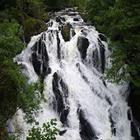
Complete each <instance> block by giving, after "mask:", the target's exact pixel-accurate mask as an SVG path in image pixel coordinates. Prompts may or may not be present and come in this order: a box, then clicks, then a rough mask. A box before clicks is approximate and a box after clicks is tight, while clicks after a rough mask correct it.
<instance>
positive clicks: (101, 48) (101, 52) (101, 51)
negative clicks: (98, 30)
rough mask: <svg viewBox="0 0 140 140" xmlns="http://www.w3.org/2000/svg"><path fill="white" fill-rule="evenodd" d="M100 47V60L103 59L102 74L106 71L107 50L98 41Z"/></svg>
mask: <svg viewBox="0 0 140 140" xmlns="http://www.w3.org/2000/svg"><path fill="white" fill-rule="evenodd" d="M98 43H99V46H100V58H101V72H102V73H104V70H105V48H104V45H103V44H102V42H101V41H100V40H98Z"/></svg>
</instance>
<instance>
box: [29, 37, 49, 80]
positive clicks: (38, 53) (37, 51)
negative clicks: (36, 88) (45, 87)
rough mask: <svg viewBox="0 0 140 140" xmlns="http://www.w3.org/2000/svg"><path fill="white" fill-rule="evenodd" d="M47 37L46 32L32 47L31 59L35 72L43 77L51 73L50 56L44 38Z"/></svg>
mask: <svg viewBox="0 0 140 140" xmlns="http://www.w3.org/2000/svg"><path fill="white" fill-rule="evenodd" d="M44 38H45V34H42V36H41V38H40V39H39V41H38V42H36V43H35V44H34V45H33V47H32V51H33V52H32V55H31V57H32V58H31V61H32V64H33V67H34V70H35V72H36V73H37V75H39V76H40V77H41V78H42V79H44V77H45V76H46V75H47V74H49V73H50V68H49V66H48V62H49V57H48V53H47V50H46V46H45V43H44V42H43V39H44Z"/></svg>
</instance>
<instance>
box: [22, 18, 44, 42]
mask: <svg viewBox="0 0 140 140" xmlns="http://www.w3.org/2000/svg"><path fill="white" fill-rule="evenodd" d="M23 26H24V35H25V37H26V39H27V41H29V39H30V37H31V36H32V35H36V34H38V33H41V32H43V31H45V30H46V29H47V26H46V24H45V22H43V21H41V20H39V19H35V18H32V17H27V18H26V19H25V20H24V22H23Z"/></svg>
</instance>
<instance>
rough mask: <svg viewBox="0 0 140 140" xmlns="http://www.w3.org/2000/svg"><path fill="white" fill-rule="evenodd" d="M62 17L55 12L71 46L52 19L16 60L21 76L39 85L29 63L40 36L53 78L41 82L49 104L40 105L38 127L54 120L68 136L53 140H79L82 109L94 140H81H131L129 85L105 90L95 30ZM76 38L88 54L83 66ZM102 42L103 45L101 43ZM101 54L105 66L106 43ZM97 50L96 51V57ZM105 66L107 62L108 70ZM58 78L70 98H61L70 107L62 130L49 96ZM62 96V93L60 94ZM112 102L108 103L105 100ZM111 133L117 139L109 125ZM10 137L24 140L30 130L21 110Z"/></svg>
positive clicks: (69, 17) (80, 20)
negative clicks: (83, 42)
mask: <svg viewBox="0 0 140 140" xmlns="http://www.w3.org/2000/svg"><path fill="white" fill-rule="evenodd" d="M64 13H65V12H64V11H63V12H59V13H57V15H59V16H61V17H63V18H65V20H66V21H63V23H62V24H64V25H65V24H66V23H70V24H71V25H72V28H73V30H74V32H75V33H76V34H75V35H74V36H72V32H71V33H70V34H71V39H70V41H64V39H63V36H62V34H61V30H59V27H60V26H62V24H60V23H58V22H56V21H55V19H52V20H51V21H50V22H49V23H51V22H52V23H53V25H51V26H50V27H49V28H48V30H47V31H44V33H41V34H39V35H37V36H34V37H32V39H31V41H30V43H29V44H28V47H27V48H26V49H25V50H23V52H22V53H21V54H20V55H18V56H17V57H16V58H15V61H16V62H17V63H18V64H21V65H24V67H25V68H24V69H23V70H22V71H23V73H24V74H25V75H26V76H27V77H28V78H29V83H30V82H37V80H38V75H37V74H36V72H35V70H34V67H33V65H32V61H31V59H32V58H31V53H32V49H31V48H32V47H33V45H34V44H35V43H36V42H37V41H39V39H40V38H41V36H42V35H43V36H44V38H43V40H42V41H43V42H44V43H45V46H46V50H47V52H48V56H49V62H48V66H49V67H50V68H51V73H50V74H48V75H47V76H46V77H45V79H44V86H45V89H44V91H43V94H44V96H45V98H46V99H47V102H46V103H44V102H43V101H42V103H41V107H42V109H40V111H39V114H38V116H37V117H36V119H37V121H39V123H40V125H42V124H43V123H45V122H47V121H49V120H50V119H52V118H57V122H58V127H59V129H60V130H65V129H66V130H67V131H66V133H64V135H63V136H58V137H57V140H81V136H80V134H79V132H80V129H81V125H80V121H79V116H78V112H77V110H78V109H80V110H82V112H83V113H84V119H86V120H87V121H88V123H90V125H91V127H92V128H93V130H94V133H95V135H96V138H95V137H92V138H88V137H87V138H85V139H84V140H94V139H98V140H132V139H133V137H132V136H131V126H130V121H129V120H128V116H127V110H128V109H129V107H128V105H127V102H126V101H125V100H126V99H125V98H126V97H127V95H126V94H127V92H126V89H127V85H125V84H124V85H122V86H118V85H114V84H111V83H109V82H107V81H106V86H105V85H104V82H103V74H102V73H101V72H100V67H101V57H100V55H101V54H100V49H99V48H100V45H99V43H98V42H99V40H98V39H99V37H98V35H99V33H98V32H97V31H96V29H95V28H94V27H93V26H88V25H86V24H85V23H84V21H83V20H82V19H81V17H80V16H79V15H76V16H68V14H67V13H66V15H65V14H64ZM75 17H77V18H78V21H74V20H73V18H75ZM57 32H58V37H59V39H60V43H59V45H60V48H61V49H60V54H61V58H60V59H58V54H57V49H58V40H57ZM79 37H84V38H87V39H88V41H89V46H88V49H87V53H86V58H85V59H84V60H82V58H81V55H80V52H79V50H78V46H77V42H78V38H79ZM100 41H101V40H100ZM101 43H102V44H103V45H104V49H105V56H106V57H105V59H106V61H107V56H108V53H109V51H108V48H107V44H106V43H105V42H104V41H101ZM96 50H98V51H96ZM93 52H96V53H98V54H97V56H98V58H97V61H98V67H94V65H93V57H92V55H93ZM107 64H108V63H107V62H106V65H107ZM55 72H57V74H58V75H59V77H60V78H61V79H62V80H63V82H64V83H65V84H66V85H67V88H68V97H65V96H66V95H65V93H64V94H62V97H63V102H64V105H65V107H69V108H70V111H69V114H68V116H67V123H68V126H67V125H63V124H62V122H61V121H60V114H61V113H60V114H59V113H58V111H56V109H53V105H52V104H53V102H54V101H55V102H56V100H55V95H54V91H53V85H52V82H53V75H54V73H55ZM58 86H59V90H60V91H62V87H61V85H60V80H59V83H58ZM61 93H63V91H62V92H61ZM107 99H108V100H109V101H110V102H111V103H110V102H109V101H108V100H107ZM56 104H57V102H56ZM110 116H111V119H112V121H113V124H114V125H113V127H114V129H115V134H114V133H113V132H112V127H111V126H112V124H111V123H112V122H111V120H110ZM11 123H12V124H13V126H12V127H14V128H12V129H13V130H14V131H17V129H20V130H21V133H20V136H19V139H20V140H25V139H26V136H27V132H28V129H30V128H31V127H32V126H30V125H29V124H26V122H25V121H24V119H23V113H22V111H21V110H19V111H18V112H17V113H16V115H15V116H14V117H13V120H12V122H11Z"/></svg>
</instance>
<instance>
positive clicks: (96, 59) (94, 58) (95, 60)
mask: <svg viewBox="0 0 140 140" xmlns="http://www.w3.org/2000/svg"><path fill="white" fill-rule="evenodd" d="M98 55H99V54H98V50H97V48H96V49H95V50H94V51H93V55H92V61H93V66H94V67H95V68H96V69H97V70H99V63H100V62H99V56H98Z"/></svg>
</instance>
